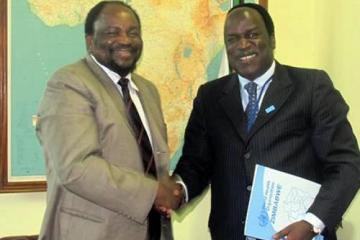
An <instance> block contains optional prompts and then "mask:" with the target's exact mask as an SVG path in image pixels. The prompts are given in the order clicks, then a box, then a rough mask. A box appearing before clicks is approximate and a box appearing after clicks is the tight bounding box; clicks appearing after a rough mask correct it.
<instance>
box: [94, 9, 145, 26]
mask: <svg viewBox="0 0 360 240" xmlns="http://www.w3.org/2000/svg"><path fill="white" fill-rule="evenodd" d="M96 23H102V24H106V25H108V24H111V25H112V24H124V23H127V24H131V25H134V26H137V27H139V22H138V20H137V18H136V17H135V14H134V13H133V12H132V11H131V10H130V9H129V8H127V7H124V6H122V5H119V4H107V5H105V6H104V8H103V9H102V11H101V13H100V14H99V17H98V18H97V20H96V22H95V24H96Z"/></svg>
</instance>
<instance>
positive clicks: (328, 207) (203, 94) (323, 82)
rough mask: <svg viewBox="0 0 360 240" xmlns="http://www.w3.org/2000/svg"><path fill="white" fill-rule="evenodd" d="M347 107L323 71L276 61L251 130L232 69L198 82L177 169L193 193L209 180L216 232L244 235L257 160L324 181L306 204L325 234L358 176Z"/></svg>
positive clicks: (330, 234)
mask: <svg viewBox="0 0 360 240" xmlns="http://www.w3.org/2000/svg"><path fill="white" fill-rule="evenodd" d="M347 112H348V106H347V105H346V103H345V102H344V100H343V98H342V97H341V95H340V93H339V92H338V91H337V90H335V89H334V87H333V85H332V83H331V81H330V79H329V77H328V76H327V74H326V73H325V72H323V71H320V70H314V69H301V68H294V67H290V66H284V65H281V64H279V63H277V64H276V68H275V74H274V77H273V81H272V82H271V84H270V86H269V88H268V90H267V92H266V94H265V96H264V99H263V102H262V105H261V108H260V110H259V113H258V116H257V119H256V122H255V124H254V126H253V127H252V129H251V131H250V132H249V133H247V132H246V130H245V125H246V116H245V113H244V109H243V107H242V104H241V96H240V86H239V80H238V78H237V75H235V74H231V75H228V76H225V77H223V78H220V79H217V80H215V81H212V82H209V83H206V84H204V85H202V86H201V87H200V88H199V91H198V94H197V96H196V99H195V100H194V106H193V110H192V113H191V116H190V119H189V122H188V125H187V128H186V133H185V143H184V148H183V155H182V157H181V158H180V161H179V163H178V165H177V167H176V169H175V173H176V174H179V175H180V176H181V177H182V179H183V181H184V182H185V184H186V186H187V188H188V192H189V197H190V199H192V198H194V197H196V196H197V195H198V194H199V193H201V192H202V191H203V189H204V188H205V187H206V186H207V185H208V184H209V183H210V184H211V193H212V194H211V213H210V219H209V227H210V231H211V235H212V238H213V239H227V240H235V239H236V240H238V239H244V233H243V231H244V223H245V217H246V210H247V205H248V201H249V196H250V190H251V185H252V179H253V174H254V169H255V165H256V164H262V165H265V166H268V167H271V168H275V169H278V170H281V171H284V172H288V173H291V174H294V175H297V176H300V177H303V178H306V179H309V180H312V181H316V182H319V183H321V184H322V187H321V189H320V192H319V194H318V196H317V197H316V199H315V201H314V203H313V204H312V205H311V207H310V209H309V211H310V212H312V213H313V214H315V215H316V216H317V217H319V218H320V219H321V220H322V221H323V222H324V223H325V225H326V227H327V228H326V231H325V233H324V234H325V235H326V239H335V238H336V237H335V231H334V229H335V226H336V225H337V224H339V222H340V221H341V217H342V215H343V213H344V212H345V210H346V208H347V207H348V205H349V204H350V201H351V200H352V199H353V197H354V195H355V194H356V192H357V190H358V188H359V183H360V154H359V148H358V145H357V141H356V139H355V136H354V134H353V132H352V129H351V126H350V124H349V122H348V120H347V117H346V115H347Z"/></svg>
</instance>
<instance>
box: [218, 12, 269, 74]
mask: <svg viewBox="0 0 360 240" xmlns="http://www.w3.org/2000/svg"><path fill="white" fill-rule="evenodd" d="M224 38H225V46H226V51H227V55H228V58H229V64H230V67H231V68H232V69H234V70H235V71H236V72H237V73H238V74H240V75H241V76H243V77H245V78H247V79H250V80H254V79H255V78H257V77H259V76H261V75H262V74H263V73H265V72H266V70H267V69H268V68H269V67H270V66H271V64H272V62H273V59H274V55H273V51H274V49H275V37H274V36H269V34H268V32H267V30H266V27H265V23H264V20H263V19H262V17H261V15H260V14H259V13H258V12H257V11H256V10H254V9H252V8H247V7H243V8H238V9H235V10H234V11H232V12H230V13H229V15H228V16H227V18H226V22H225V29H224Z"/></svg>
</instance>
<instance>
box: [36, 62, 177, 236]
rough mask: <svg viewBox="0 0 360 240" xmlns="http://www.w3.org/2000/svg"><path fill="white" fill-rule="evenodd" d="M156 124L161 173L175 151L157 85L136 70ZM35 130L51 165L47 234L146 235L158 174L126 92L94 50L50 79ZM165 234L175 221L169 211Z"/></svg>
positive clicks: (45, 222)
mask: <svg viewBox="0 0 360 240" xmlns="http://www.w3.org/2000/svg"><path fill="white" fill-rule="evenodd" d="M132 79H133V81H134V82H135V84H136V85H137V86H138V88H139V97H140V100H141V102H142V105H143V108H144V111H145V114H146V117H147V118H148V122H149V125H150V131H151V136H152V142H153V152H154V155H155V156H154V157H155V163H156V168H157V174H158V176H159V177H161V176H163V175H164V174H167V171H168V161H169V151H168V145H167V133H166V126H165V123H164V119H163V115H162V111H161V107H160V105H161V104H160V97H159V94H158V91H157V90H156V88H155V86H154V85H153V84H152V83H151V82H149V81H147V80H145V79H143V78H142V77H140V76H138V75H136V74H133V75H132ZM38 115H39V122H38V124H37V127H36V130H37V135H38V139H39V141H40V143H41V145H42V146H43V150H44V155H45V161H46V167H47V184H48V192H47V208H46V213H45V216H44V220H43V224H42V228H41V233H40V238H39V239H44V240H45V239H46V240H57V239H66V240H72V239H73V240H81V239H83V240H104V239H107V240H115V239H119V240H120V239H121V240H124V239H125V240H126V239H129V240H133V239H146V232H147V215H148V213H149V211H150V209H151V208H152V206H153V203H154V199H155V196H156V191H157V186H158V185H157V182H156V181H155V180H154V179H152V178H151V177H148V176H145V175H144V169H143V164H142V160H141V155H140V151H139V146H138V144H137V142H136V139H135V137H134V133H133V131H132V128H131V126H130V125H129V123H128V120H127V117H126V112H125V109H124V104H123V101H122V99H121V95H120V93H119V92H118V90H117V88H116V86H115V84H114V83H113V82H112V81H111V79H109V78H108V76H107V75H106V74H105V73H104V72H103V70H102V69H101V68H99V66H98V65H96V63H95V62H94V61H93V60H92V58H91V57H89V56H88V57H87V58H86V59H82V60H80V61H79V62H77V63H75V64H72V65H68V66H65V67H63V68H61V69H60V70H58V71H57V72H56V73H55V74H54V75H53V77H52V78H51V79H50V81H49V82H48V84H47V88H46V91H45V94H44V98H43V100H42V102H41V105H40V108H39V111H38ZM162 228H163V230H165V231H163V233H164V234H165V235H164V234H163V235H162V239H171V238H172V237H171V225H170V222H169V221H168V220H166V219H162Z"/></svg>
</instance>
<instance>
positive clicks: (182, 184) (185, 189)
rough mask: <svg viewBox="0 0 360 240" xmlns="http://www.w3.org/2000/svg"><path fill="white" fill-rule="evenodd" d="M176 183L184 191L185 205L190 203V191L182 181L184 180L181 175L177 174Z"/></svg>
mask: <svg viewBox="0 0 360 240" xmlns="http://www.w3.org/2000/svg"><path fill="white" fill-rule="evenodd" d="M174 176H175V182H176V183H178V184H180V185H181V186H182V188H183V189H184V203H187V202H188V201H189V194H188V190H187V187H186V185H185V183H184V181H183V180H182V178H181V177H180V175H178V174H175V175H174Z"/></svg>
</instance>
